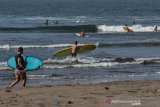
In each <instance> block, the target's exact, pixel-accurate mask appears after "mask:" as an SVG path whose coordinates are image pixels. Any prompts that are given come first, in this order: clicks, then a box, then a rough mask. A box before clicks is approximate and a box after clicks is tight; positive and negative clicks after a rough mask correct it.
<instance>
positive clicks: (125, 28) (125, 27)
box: [123, 25, 133, 32]
mask: <svg viewBox="0 0 160 107" xmlns="http://www.w3.org/2000/svg"><path fill="white" fill-rule="evenodd" d="M123 29H124V30H126V31H127V32H133V30H131V29H130V28H129V27H128V26H127V25H124V27H123Z"/></svg>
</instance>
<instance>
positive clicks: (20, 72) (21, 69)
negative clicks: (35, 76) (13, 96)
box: [6, 47, 27, 91]
mask: <svg viewBox="0 0 160 107" xmlns="http://www.w3.org/2000/svg"><path fill="white" fill-rule="evenodd" d="M22 54H23V48H22V47H19V48H18V53H17V55H16V56H15V60H16V69H15V80H14V81H13V82H12V84H11V85H10V86H9V87H7V88H6V91H9V90H10V88H12V87H13V86H14V85H16V84H17V83H18V82H19V81H20V78H21V79H22V85H23V88H25V87H26V81H27V78H26V70H25V61H24V59H23V57H22Z"/></svg>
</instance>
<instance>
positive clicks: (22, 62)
mask: <svg viewBox="0 0 160 107" xmlns="http://www.w3.org/2000/svg"><path fill="white" fill-rule="evenodd" d="M18 58H20V59H21V62H20V63H21V64H22V66H23V67H20V66H19V65H18ZM16 69H18V70H24V69H25V61H24V59H23V57H22V56H21V54H17V55H16Z"/></svg>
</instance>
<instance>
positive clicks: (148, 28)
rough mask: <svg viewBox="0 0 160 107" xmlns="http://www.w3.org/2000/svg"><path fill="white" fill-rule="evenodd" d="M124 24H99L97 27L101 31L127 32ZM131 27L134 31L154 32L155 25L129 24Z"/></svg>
mask: <svg viewBox="0 0 160 107" xmlns="http://www.w3.org/2000/svg"><path fill="white" fill-rule="evenodd" d="M123 27H124V26H123V25H112V26H108V25H98V26H97V28H98V30H99V32H125V30H124V29H123ZM128 27H129V28H131V29H132V30H133V31H134V32H153V31H154V27H155V26H142V25H133V26H128Z"/></svg>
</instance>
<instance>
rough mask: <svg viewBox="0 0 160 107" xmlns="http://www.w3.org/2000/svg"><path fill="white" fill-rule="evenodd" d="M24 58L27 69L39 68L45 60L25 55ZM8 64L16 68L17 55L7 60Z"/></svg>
mask: <svg viewBox="0 0 160 107" xmlns="http://www.w3.org/2000/svg"><path fill="white" fill-rule="evenodd" d="M23 59H24V61H25V63H26V70H27V71H31V70H37V69H39V68H40V67H41V66H42V65H43V62H42V61H41V60H40V59H38V58H35V57H31V56H23ZM7 65H8V66H9V67H10V68H12V69H15V68H16V58H15V56H14V57H10V58H9V59H8V60H7Z"/></svg>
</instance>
